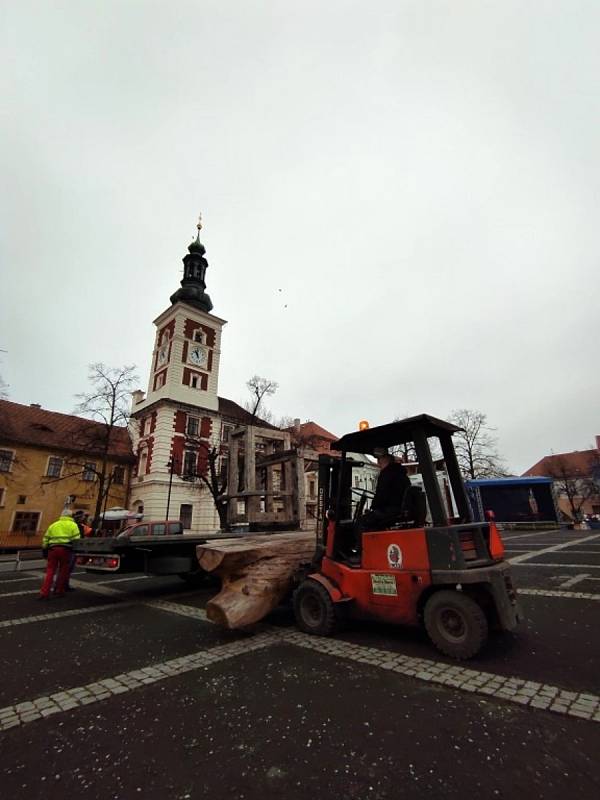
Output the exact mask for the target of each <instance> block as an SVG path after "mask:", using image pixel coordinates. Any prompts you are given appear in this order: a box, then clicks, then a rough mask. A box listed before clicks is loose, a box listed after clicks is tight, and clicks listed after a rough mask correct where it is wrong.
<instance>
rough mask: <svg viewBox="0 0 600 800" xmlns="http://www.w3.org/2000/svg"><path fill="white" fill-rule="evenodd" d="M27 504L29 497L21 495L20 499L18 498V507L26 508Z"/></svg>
mask: <svg viewBox="0 0 600 800" xmlns="http://www.w3.org/2000/svg"><path fill="white" fill-rule="evenodd" d="M26 502H27V495H26V494H20V495H19V497H18V498H17V505H18V506H24V505H25V503H26Z"/></svg>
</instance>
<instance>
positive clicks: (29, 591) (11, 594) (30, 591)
mask: <svg viewBox="0 0 600 800" xmlns="http://www.w3.org/2000/svg"><path fill="white" fill-rule="evenodd" d="M39 593H40V590H39V589H22V590H21V591H20V592H4V594H0V597H17V596H18V595H20V594H39Z"/></svg>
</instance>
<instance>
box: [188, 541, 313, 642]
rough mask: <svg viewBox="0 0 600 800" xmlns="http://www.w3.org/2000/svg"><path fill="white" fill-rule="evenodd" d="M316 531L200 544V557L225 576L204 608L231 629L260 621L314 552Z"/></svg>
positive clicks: (279, 600) (204, 563)
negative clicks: (216, 565) (213, 565)
mask: <svg viewBox="0 0 600 800" xmlns="http://www.w3.org/2000/svg"><path fill="white" fill-rule="evenodd" d="M314 546H315V538H314V534H306V533H297V534H283V535H281V534H279V535H274V536H264V537H263V536H261V537H252V538H250V537H248V538H247V539H245V540H238V541H232V540H227V541H226V542H220V543H219V544H217V543H211V544H206V545H201V546H199V547H198V560H199V562H200V564H201V565H202V566H203V568H205V569H206V567H207V564H208V562H212V563H213V564H216V563H218V567H217V568H216V569H215V570H214V571H215V573H216V574H217V575H219V576H220V578H221V580H222V587H221V591H220V592H219V594H218V595H217V596H216V597H213V598H212V599H211V600H210V601H209V602H208V604H207V606H206V615H207V617H208V619H209V620H210V621H211V622H214V623H216V624H218V625H222V626H223V627H225V628H229V629H230V630H235V629H238V628H244V627H246V626H248V625H253V624H254V623H255V622H259V621H260V620H261V619H263V618H264V617H265V616H266V615H267V614H268V613H269V612H270V611H272V610H273V609H274V608H275V607H276V606H277V605H279V603H281V602H282V600H284V599H285V597H286V595H287V594H288V593H289V591H290V589H291V585H292V577H293V575H294V573H295V572H296V571H297V570H298V568H299V567H300V565H301V564H304V563H306V562H307V561H310V560H311V558H312V556H313V554H314Z"/></svg>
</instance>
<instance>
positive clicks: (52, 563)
mask: <svg viewBox="0 0 600 800" xmlns="http://www.w3.org/2000/svg"><path fill="white" fill-rule="evenodd" d="M80 537H81V534H80V533H79V527H78V526H77V523H76V522H75V521H74V520H73V516H72V514H71V512H70V511H68V510H65V511H63V512H62V514H61V516H60V518H59V519H57V520H56V522H53V523H52V525H50V527H49V528H48V530H47V531H46V533H45V534H44V538H43V539H42V548H43V554H44V557H47V558H48V566H47V567H46V575H45V576H44V582H43V583H42V588H41V589H40V599H41V600H48V598H49V597H50V587H51V586H52V581H53V579H54V575H55V573H56V572H57V571H58V580H57V581H56V589H55V590H54V596H55V597H64V594H65V591H66V587H67V582H68V580H69V565H70V561H71V554H72V552H73V542H74V541H75V540H76V539H79V538H80Z"/></svg>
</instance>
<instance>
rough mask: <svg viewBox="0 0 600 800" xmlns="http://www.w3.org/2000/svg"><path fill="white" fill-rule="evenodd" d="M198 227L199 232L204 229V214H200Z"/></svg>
mask: <svg viewBox="0 0 600 800" xmlns="http://www.w3.org/2000/svg"><path fill="white" fill-rule="evenodd" d="M196 227H197V228H198V233H200V231H201V230H202V214H198V224H197V225H196Z"/></svg>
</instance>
